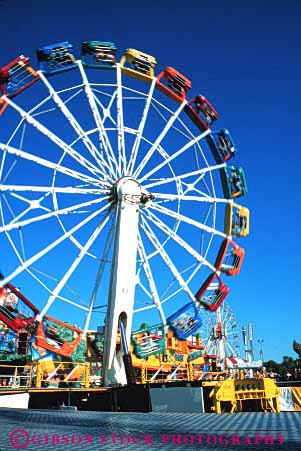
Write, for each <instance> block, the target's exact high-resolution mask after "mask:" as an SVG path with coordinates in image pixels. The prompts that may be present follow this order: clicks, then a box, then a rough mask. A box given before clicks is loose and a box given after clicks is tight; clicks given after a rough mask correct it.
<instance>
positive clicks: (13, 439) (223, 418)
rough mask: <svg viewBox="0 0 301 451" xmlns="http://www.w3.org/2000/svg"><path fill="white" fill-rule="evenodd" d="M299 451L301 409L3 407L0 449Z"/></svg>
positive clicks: (300, 447)
mask: <svg viewBox="0 0 301 451" xmlns="http://www.w3.org/2000/svg"><path fill="white" fill-rule="evenodd" d="M13 449H28V450H34V451H42V450H43V451H45V450H47V449H49V450H55V451H56V450H62V449H64V450H74V451H77V450H81V451H83V449H85V451H96V450H97V451H99V450H104V451H111V450H118V451H119V450H120V449H121V450H122V449H127V450H129V451H132V450H136V451H141V450H144V451H148V450H164V451H171V450H172V451H176V450H180V451H182V450H184V449H185V450H187V451H191V450H215V451H216V450H219V451H225V450H227V451H234V450H235V451H238V450H242V451H245V450H248V451H254V450H265V451H266V450H271V451H275V450H283V451H301V413H298V412H287V413H285V412H282V413H278V414H275V413H257V412H256V413H255V412H250V413H236V414H222V415H216V414H210V413H205V414H198V413H197V414H181V413H107V412H70V411H45V410H40V411H39V410H23V409H8V408H7V409H5V408H3V409H0V451H8V450H13Z"/></svg>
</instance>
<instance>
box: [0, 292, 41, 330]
mask: <svg viewBox="0 0 301 451" xmlns="http://www.w3.org/2000/svg"><path fill="white" fill-rule="evenodd" d="M38 312H39V310H38V309H37V308H36V306H35V305H33V304H32V303H31V302H30V301H29V300H28V299H27V298H26V297H25V296H24V295H23V294H22V293H21V292H20V290H18V288H16V287H15V286H14V285H12V284H11V283H7V284H6V285H5V286H4V287H2V288H1V289H0V320H1V321H3V322H4V323H5V324H6V325H7V326H8V327H9V328H10V329H12V330H13V331H14V332H18V331H19V330H20V329H23V328H26V327H28V326H29V325H30V324H32V323H33V322H34V321H35V318H36V315H37V314H38Z"/></svg>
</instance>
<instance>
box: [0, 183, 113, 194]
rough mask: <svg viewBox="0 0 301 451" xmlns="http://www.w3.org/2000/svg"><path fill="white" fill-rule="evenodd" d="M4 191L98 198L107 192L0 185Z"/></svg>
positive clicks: (103, 190) (63, 187) (71, 187)
mask: <svg viewBox="0 0 301 451" xmlns="http://www.w3.org/2000/svg"><path fill="white" fill-rule="evenodd" d="M5 191H11V192H15V191H22V192H27V191H30V192H33V193H60V194H93V195H95V196H99V195H100V194H105V193H107V192H108V190H106V189H101V188H95V189H94V188H76V187H73V186H67V187H65V186H61V187H60V186H35V185H0V192H5Z"/></svg>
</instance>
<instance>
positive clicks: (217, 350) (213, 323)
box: [199, 301, 241, 370]
mask: <svg viewBox="0 0 301 451" xmlns="http://www.w3.org/2000/svg"><path fill="white" fill-rule="evenodd" d="M203 319H204V321H203V325H202V327H201V329H200V331H199V332H200V334H201V336H202V342H203V345H204V354H205V355H207V356H214V357H215V358H217V360H218V364H219V365H220V366H221V369H222V370H224V369H225V368H226V367H227V361H226V360H227V358H240V357H241V337H240V330H239V325H238V323H237V321H236V319H235V316H234V313H233V309H232V308H231V306H230V304H229V302H227V301H225V302H224V303H223V304H222V305H221V306H220V307H219V308H218V309H217V310H216V312H214V313H213V314H208V312H204V318H203Z"/></svg>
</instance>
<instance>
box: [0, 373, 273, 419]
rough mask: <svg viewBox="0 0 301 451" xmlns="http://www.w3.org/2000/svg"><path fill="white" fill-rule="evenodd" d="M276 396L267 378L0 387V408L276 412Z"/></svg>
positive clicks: (270, 381) (100, 410)
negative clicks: (99, 385) (112, 384)
mask: <svg viewBox="0 0 301 451" xmlns="http://www.w3.org/2000/svg"><path fill="white" fill-rule="evenodd" d="M279 394H280V390H279V388H278V387H277V385H276V383H275V382H274V381H273V380H272V379H268V378H265V379H255V378H254V379H244V380H234V379H225V380H220V381H210V382H209V381H197V382H184V381H183V382H170V383H162V384H160V383H155V384H135V385H128V386H122V387H97V388H87V387H81V388H79V387H78V388H77V387H76V386H70V387H62V388H56V387H49V386H48V387H45V388H44V387H40V388H21V387H20V388H4V387H2V388H1V389H0V406H2V407H22V408H29V409H67V410H79V411H99V412H161V413H162V412H166V413H171V412H178V413H218V414H219V413H224V412H228V413H234V412H251V411H253V412H260V411H261V412H279V411H280V403H279ZM3 400H5V403H4V404H3ZM20 403H21V404H20Z"/></svg>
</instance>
